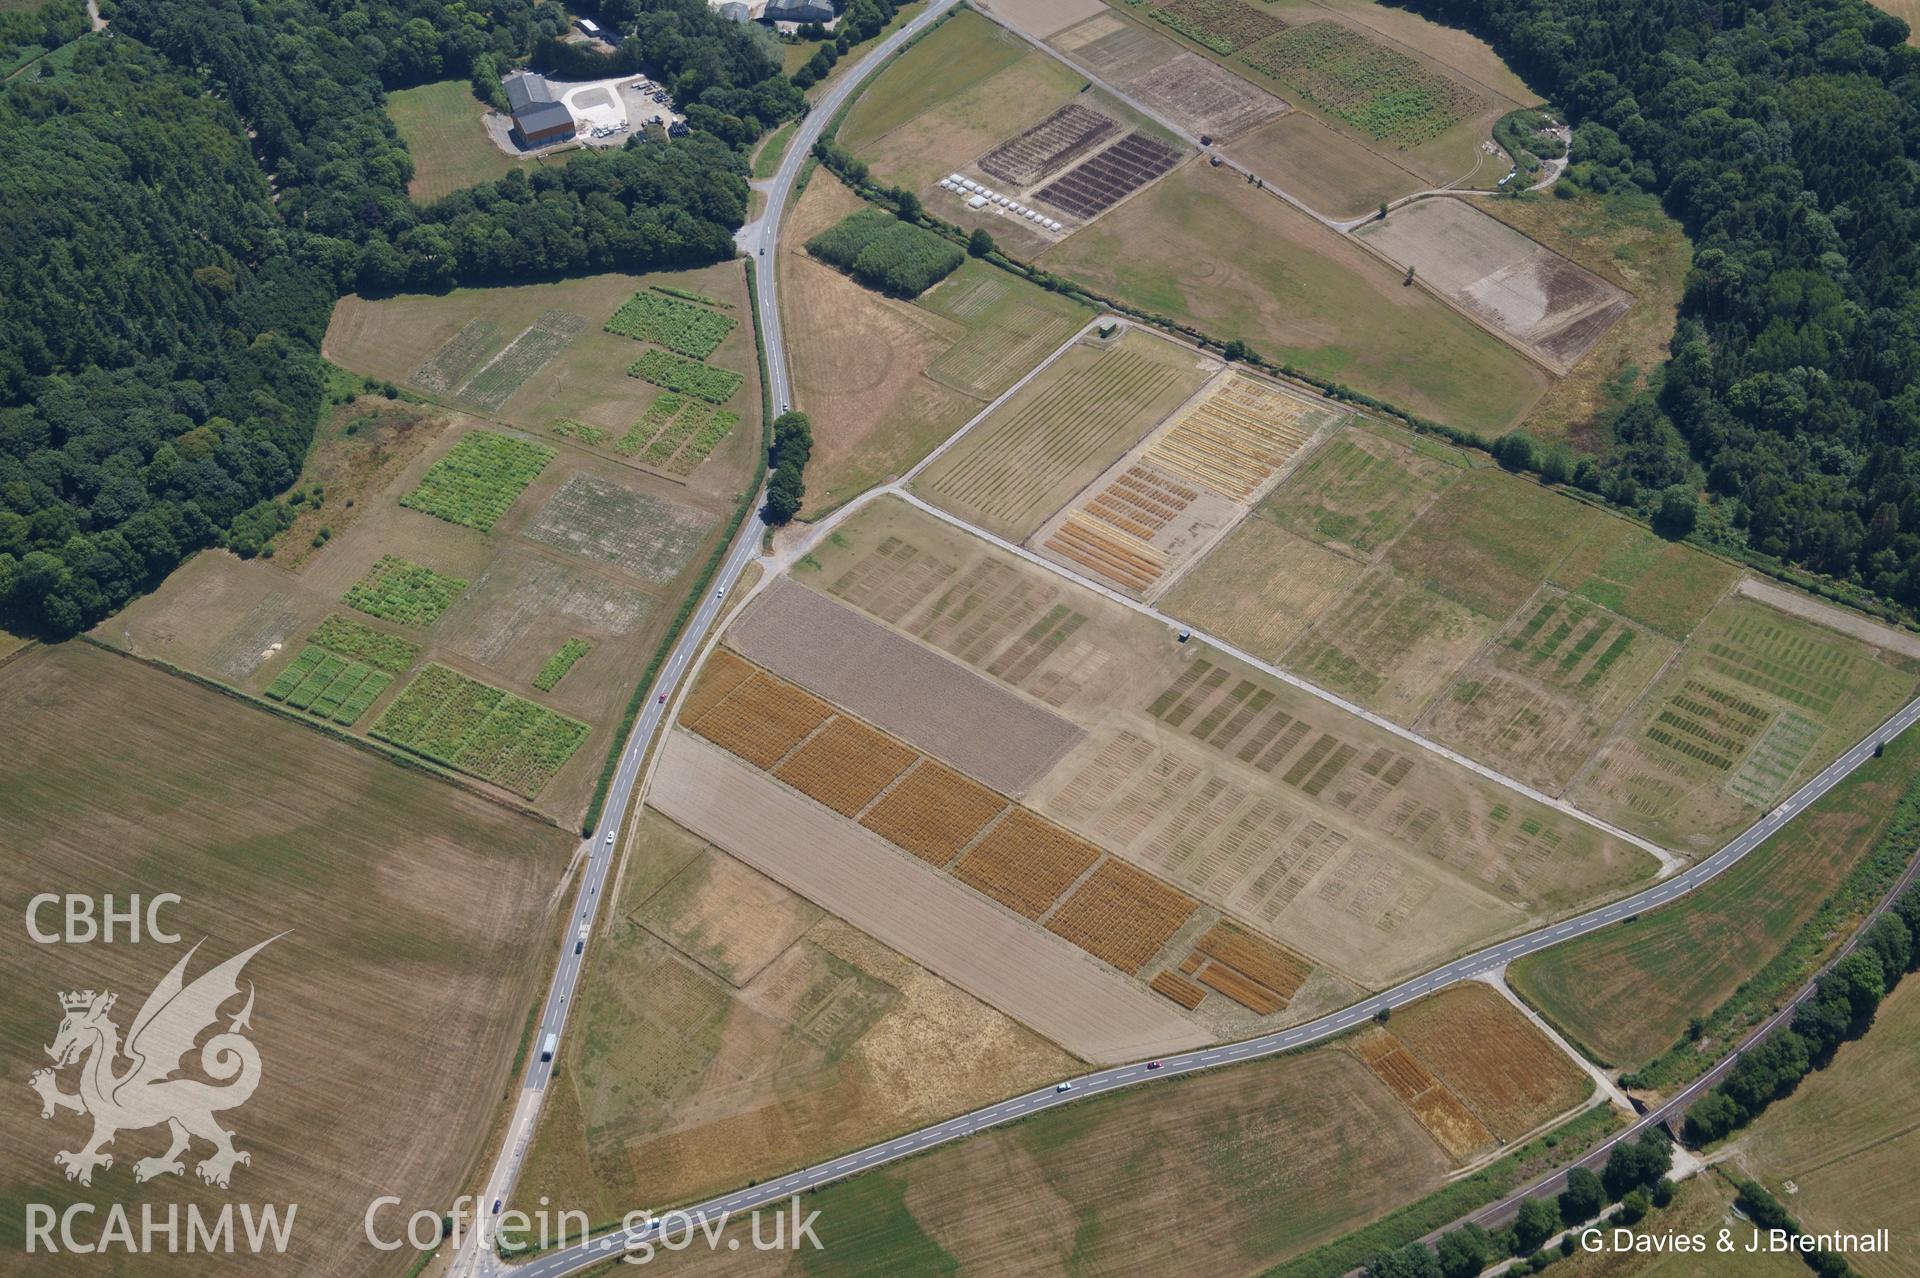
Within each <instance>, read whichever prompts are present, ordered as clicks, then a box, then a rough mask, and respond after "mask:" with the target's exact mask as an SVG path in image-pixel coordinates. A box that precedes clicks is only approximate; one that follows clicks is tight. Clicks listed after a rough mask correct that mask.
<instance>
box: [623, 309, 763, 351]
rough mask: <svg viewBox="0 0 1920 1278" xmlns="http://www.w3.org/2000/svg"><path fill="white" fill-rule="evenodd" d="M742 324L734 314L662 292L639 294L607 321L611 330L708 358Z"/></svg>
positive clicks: (670, 348)
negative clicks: (725, 313)
mask: <svg viewBox="0 0 1920 1278" xmlns="http://www.w3.org/2000/svg"><path fill="white" fill-rule="evenodd" d="M739 323H740V321H739V320H736V319H734V318H733V317H732V316H731V315H722V314H720V313H719V312H718V311H711V310H708V309H707V308H706V307H704V306H696V305H695V304H693V303H692V302H686V301H682V300H680V299H679V298H676V297H670V296H666V295H664V294H661V293H635V294H634V295H633V297H632V298H631V299H630V300H629V301H628V302H627V303H626V304H625V305H624V306H622V307H621V308H620V309H619V310H617V311H615V312H614V313H613V318H612V319H610V320H608V321H607V331H608V332H609V333H618V334H620V335H621V336H622V337H631V338H634V339H636V340H638V341H643V342H653V343H654V344H656V345H659V346H664V347H666V348H667V349H668V350H672V351H678V352H679V353H680V354H682V355H691V356H692V357H693V358H695V359H705V358H706V357H707V356H709V355H711V354H713V352H714V350H715V348H716V347H718V346H719V345H720V343H721V342H723V341H725V340H726V339H727V334H728V333H731V332H732V331H733V330H734V328H735V327H737V326H738V325H739Z"/></svg>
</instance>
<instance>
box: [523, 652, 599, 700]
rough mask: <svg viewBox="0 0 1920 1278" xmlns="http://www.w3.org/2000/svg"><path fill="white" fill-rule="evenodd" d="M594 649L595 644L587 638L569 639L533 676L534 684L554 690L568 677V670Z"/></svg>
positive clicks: (543, 690) (540, 687) (548, 690)
mask: <svg viewBox="0 0 1920 1278" xmlns="http://www.w3.org/2000/svg"><path fill="white" fill-rule="evenodd" d="M592 651H593V645H592V644H590V643H588V642H587V641H586V640H585V639H569V640H567V641H566V642H565V643H563V644H561V645H560V651H558V652H556V653H554V654H553V655H552V656H551V657H548V658H547V664H546V665H544V666H541V667H540V673H539V674H537V675H535V676H534V677H533V686H534V687H536V688H538V689H540V691H542V692H552V691H553V689H554V686H555V685H556V684H558V683H559V682H560V681H561V680H562V679H564V678H566V677H567V671H569V670H571V669H573V667H574V663H575V662H577V661H579V660H580V658H582V657H584V656H586V655H587V654H588V653H589V652H592Z"/></svg>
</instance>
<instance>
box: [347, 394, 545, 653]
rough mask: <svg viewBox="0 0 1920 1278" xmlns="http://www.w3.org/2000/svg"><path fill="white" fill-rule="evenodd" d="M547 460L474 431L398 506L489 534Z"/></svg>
mask: <svg viewBox="0 0 1920 1278" xmlns="http://www.w3.org/2000/svg"><path fill="white" fill-rule="evenodd" d="M553 458H554V451H553V450H552V449H551V448H548V447H547V446H546V445H545V444H534V443H529V442H528V441H526V440H523V439H514V438H513V437H511V436H509V435H496V434H493V433H492V432H491V431H484V430H476V431H473V432H471V433H469V434H467V435H466V436H465V437H463V438H462V439H461V440H460V442H459V443H458V444H456V445H454V448H453V451H452V452H450V453H448V454H447V455H446V456H445V457H442V458H441V459H440V460H439V461H437V462H435V463H434V464H433V468H432V469H431V470H429V471H428V472H427V473H426V474H425V475H423V476H421V478H420V486H419V487H418V488H416V489H414V490H413V491H412V492H410V493H408V494H407V495H406V496H405V497H402V498H401V499H400V504H401V505H402V506H407V507H410V508H412V509H414V510H418V511H423V512H424V513H426V514H429V515H432V516H434V517H435V518H437V519H444V520H446V521H447V522H448V523H450V524H464V525H465V526H466V527H468V528H477V529H479V530H480V531H481V532H491V531H492V530H493V526H494V524H496V523H498V522H499V520H500V516H502V515H504V514H506V513H507V510H508V509H509V508H510V507H511V506H512V505H513V503H514V502H515V501H516V500H518V499H519V496H520V494H521V493H522V492H525V491H526V487H527V485H528V484H531V483H532V482H533V481H534V479H535V478H537V477H538V476H539V474H540V472H541V471H542V470H544V469H546V465H547V463H548V462H550V461H552V460H553ZM374 615H375V616H378V615H379V614H378V613H376V614H374Z"/></svg>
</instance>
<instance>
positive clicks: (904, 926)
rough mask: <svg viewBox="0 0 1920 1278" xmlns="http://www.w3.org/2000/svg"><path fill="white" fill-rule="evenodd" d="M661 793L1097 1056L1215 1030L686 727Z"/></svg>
mask: <svg viewBox="0 0 1920 1278" xmlns="http://www.w3.org/2000/svg"><path fill="white" fill-rule="evenodd" d="M653 802H654V803H655V805H656V806H658V807H659V809H660V810H661V811H662V812H664V813H666V814H667V815H668V816H670V817H672V818H673V819H674V820H676V821H678V822H680V823H681V824H682V825H685V826H687V827H688V828H689V829H691V830H693V831H695V832H696V833H698V834H700V835H702V836H703V837H705V838H709V839H712V840H713V841H714V842H715V843H717V844H719V845H720V846H721V847H723V848H726V849H727V850H728V851H730V852H732V853H733V855H735V856H736V857H738V858H740V859H741V860H743V861H746V862H747V863H748V864H750V865H753V866H754V867H755V868H757V869H759V870H760V871H761V872H763V873H765V874H768V875H770V876H771V877H773V878H774V879H776V880H778V881H780V882H782V883H784V884H785V885H786V886H787V887H789V888H790V889H792V890H793V891H796V892H799V893H800V894H801V895H803V896H805V897H807V898H808V899H809V900H812V901H813V902H814V903H815V904H817V905H820V906H821V907H823V908H825V909H827V910H830V911H832V912H833V913H835V914H838V915H840V916H841V917H842V918H844V919H846V920H847V921H848V922H850V923H852V924H854V925H855V926H856V927H860V928H862V929H863V930H865V931H867V932H868V933H870V934H871V935H872V936H873V937H875V939H877V940H879V941H881V942H883V943H884V944H888V945H891V946H893V947H894V948H895V949H897V950H899V951H900V952H901V953H902V954H905V955H907V956H908V957H909V958H912V959H914V960H915V961H916V962H919V963H923V964H925V965H926V966H927V967H928V968H930V969H931V970H933V971H934V972H937V973H939V974H940V975H942V976H944V977H946V978H947V979H948V980H950V981H953V982H954V983H955V984H957V985H959V986H960V987H961V988H963V989H966V990H968V991H969V992H970V993H973V994H974V995H975V996H976V997H979V998H981V999H983V1000H984V1001H986V1002H988V1003H990V1004H992V1005H993V1006H995V1007H998V1008H1000V1009H1001V1010H1002V1011H1004V1012H1006V1013H1007V1014H1008V1015H1010V1016H1013V1017H1015V1018H1016V1019H1018V1020H1020V1021H1022V1022H1024V1023H1025V1024H1027V1025H1029V1026H1031V1027H1032V1028H1033V1029H1035V1030H1036V1031H1038V1032H1039V1033H1041V1034H1043V1035H1045V1036H1047V1037H1048V1038H1051V1039H1052V1040H1054V1041H1055V1042H1057V1043H1059V1044H1060V1045H1061V1046H1063V1047H1065V1048H1066V1049H1067V1050H1068V1051H1071V1052H1073V1053H1074V1054H1075V1055H1077V1056H1080V1057H1082V1058H1084V1059H1086V1060H1091V1061H1115V1060H1128V1059H1132V1058H1135V1057H1138V1056H1143V1055H1151V1054H1156V1053H1160V1052H1166V1051H1172V1050H1175V1049H1177V1048H1180V1047H1191V1046H1195V1045H1197V1044H1199V1043H1202V1042H1205V1041H1207V1039H1208V1035H1207V1034H1206V1033H1205V1032H1204V1031H1203V1030H1202V1029H1201V1028H1200V1027H1199V1026H1198V1025H1197V1024H1196V1023H1195V1022H1192V1021H1190V1020H1188V1019H1186V1018H1185V1017H1184V1016H1181V1015H1180V1014H1179V1013H1178V1012H1177V1011H1175V1010H1174V1009H1173V1008H1172V1007H1171V1006H1170V1005H1168V1004H1167V1003H1165V1002H1164V1001H1163V1000H1160V999H1156V998H1155V997H1154V996H1153V995H1151V994H1148V993H1146V992H1145V991H1143V990H1140V989H1137V988H1135V987H1134V986H1132V985H1131V984H1129V983H1128V982H1127V981H1126V980H1125V979H1124V978H1123V977H1121V976H1119V975H1118V974H1116V973H1114V972H1112V971H1111V970H1110V969H1107V968H1103V967H1101V966H1099V965H1098V964H1097V963H1095V962H1094V961H1093V960H1092V959H1091V958H1089V957H1088V956H1086V955H1085V954H1083V953H1082V952H1081V951H1080V950H1078V949H1077V948H1075V947H1074V946H1072V945H1071V944H1069V943H1068V942H1066V941H1064V940H1061V939H1060V938H1058V937H1055V936H1052V935H1051V934H1049V933H1047V932H1045V931H1044V930H1042V929H1040V928H1037V927H1034V926H1033V925H1032V924H1030V923H1027V922H1026V921H1024V920H1022V919H1019V918H1017V917H1016V916H1014V915H1012V914H1010V913H1008V912H1007V911H1005V910H1002V909H1000V908H999V907H998V906H995V905H993V904H992V903H990V902H988V901H986V900H984V899H983V898H981V897H979V896H977V895H975V894H974V893H973V892H971V891H969V890H968V889H967V888H965V887H963V886H962V885H961V884H959V883H958V882H956V881H954V880H952V879H950V878H948V877H946V876H945V875H943V874H940V873H939V872H938V871H936V870H934V869H933V868H932V867H931V866H928V865H926V864H925V863H924V862H921V861H918V860H916V859H915V858H913V857H909V856H906V855H903V854H902V853H900V852H899V851H897V850H895V849H894V848H892V847H890V846H888V845H887V844H886V843H884V842H882V841H881V840H880V838H879V837H878V836H876V835H871V834H868V833H866V832H865V831H862V830H859V829H857V828H855V827H853V826H851V825H849V824H848V823H847V822H845V821H843V820H842V819H840V818H838V817H836V816H834V815H833V814H832V813H831V812H828V811H827V810H826V809H825V808H821V807H817V806H815V805H813V804H812V803H810V802H808V801H807V800H805V799H803V798H801V797H800V796H799V795H797V794H792V793H790V792H788V791H786V790H783V789H781V788H780V787H779V785H778V784H777V783H775V782H774V781H772V780H770V779H768V778H766V777H764V776H762V775H760V774H758V773H756V772H754V771H753V770H752V769H750V768H748V767H747V766H745V765H744V764H741V763H739V762H737V761H735V760H733V759H730V758H728V757H727V756H725V755H723V754H720V753H718V752H716V751H714V750H712V749H710V748H709V747H707V746H705V745H703V744H701V743H699V742H697V741H695V740H692V739H690V738H688V737H686V736H685V735H684V734H679V733H676V734H675V735H674V736H673V737H671V738H670V739H669V741H668V743H667V746H666V749H665V750H664V752H663V753H662V755H661V759H660V767H659V771H658V772H657V774H656V778H655V781H654V790H653Z"/></svg>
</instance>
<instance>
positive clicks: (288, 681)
mask: <svg viewBox="0 0 1920 1278" xmlns="http://www.w3.org/2000/svg"><path fill="white" fill-rule="evenodd" d="M326 658H327V654H326V653H325V652H324V651H322V650H321V649H319V648H315V647H312V646H308V647H305V648H302V649H301V650H300V655H299V656H297V657H295V658H294V659H293V663H292V664H291V665H289V666H288V667H287V668H286V669H285V670H282V671H281V672H280V674H279V676H278V677H277V678H275V679H274V681H273V682H272V683H271V684H270V685H268V687H267V695H268V696H269V697H271V698H273V699H274V700H275V701H285V700H286V699H287V698H288V697H290V696H292V695H293V690H294V689H295V688H298V687H299V686H300V685H301V684H302V683H304V682H305V681H306V678H307V676H308V675H310V674H312V673H313V671H314V667H316V666H318V665H319V664H320V663H321V662H322V661H325V660H326Z"/></svg>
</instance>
